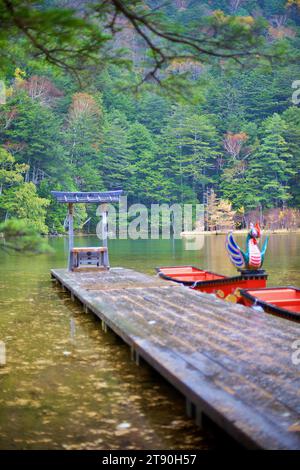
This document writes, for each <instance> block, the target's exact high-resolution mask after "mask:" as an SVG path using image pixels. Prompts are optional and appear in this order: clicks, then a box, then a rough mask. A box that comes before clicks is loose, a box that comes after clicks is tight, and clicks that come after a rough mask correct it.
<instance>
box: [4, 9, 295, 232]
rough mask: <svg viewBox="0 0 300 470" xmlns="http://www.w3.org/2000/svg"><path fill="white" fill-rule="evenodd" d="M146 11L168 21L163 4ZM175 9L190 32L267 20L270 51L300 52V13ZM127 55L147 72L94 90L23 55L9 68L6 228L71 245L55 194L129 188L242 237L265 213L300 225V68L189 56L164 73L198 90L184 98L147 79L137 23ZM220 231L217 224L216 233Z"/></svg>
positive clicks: (126, 37) (128, 35) (88, 214)
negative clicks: (16, 225)
mask: <svg viewBox="0 0 300 470" xmlns="http://www.w3.org/2000/svg"><path fill="white" fill-rule="evenodd" d="M47 3H48V4H54V5H55V6H57V5H62V6H65V4H66V3H67V2H64V1H61V2H58V1H56V2H50V1H48V2H47ZM73 3H74V4H76V5H75V6H76V8H80V4H81V3H84V2H73ZM146 3H147V6H148V8H149V9H155V8H156V7H157V4H158V3H160V2H156V1H154V0H153V1H149V2H146ZM164 8H165V9H166V10H167V15H168V17H169V18H171V19H173V20H174V22H176V23H177V24H182V25H185V24H188V22H190V21H193V22H197V21H199V22H200V21H201V19H202V18H203V17H204V16H205V17H214V16H216V15H217V16H218V17H219V18H221V19H222V18H223V17H222V15H224V17H225V15H231V16H233V17H239V18H241V19H242V20H243V21H244V22H246V23H250V24H251V22H252V21H253V19H257V18H261V19H262V21H264V25H266V26H265V28H266V32H265V39H266V43H267V44H271V45H274V44H277V43H278V44H280V45H287V46H288V49H289V54H290V55H291V58H293V51H295V56H296V51H297V50H298V49H299V44H300V42H299V41H300V40H299V33H300V2H299V1H291V0H290V1H286V0H268V1H264V0H260V1H259V0H244V1H243V0H228V1H223V0H206V1H195V0H190V1H189V0H173V1H170V2H167V4H166V5H165V6H164ZM0 39H1V38H0ZM17 47H18V45H17V44H16V48H17ZM20 47H21V46H20ZM114 47H122V48H124V49H127V50H128V51H130V56H131V57H130V58H131V61H132V63H133V67H131V68H130V67H126V64H123V65H122V64H120V65H119V64H117V63H116V62H112V63H109V61H108V62H107V63H105V66H103V67H102V69H101V70H99V71H97V73H93V74H89V75H84V78H83V80H82V79H81V81H80V82H79V81H78V80H76V78H75V77H74V75H73V74H72V73H70V71H69V70H64V69H62V68H57V67H56V66H55V65H53V64H51V63H50V64H49V63H48V62H46V61H45V60H42V59H38V58H35V59H34V60H28V58H27V57H26V56H25V57H22V54H20V53H19V55H18V63H17V64H11V65H10V66H7V67H6V72H5V76H3V80H4V82H5V85H6V102H5V103H4V104H1V105H0V191H1V197H0V218H1V221H4V220H7V219H11V218H20V219H24V220H28V221H30V222H31V223H34V225H35V227H36V229H37V230H38V231H39V232H40V233H44V234H46V233H62V232H63V231H64V230H65V225H64V224H65V207H63V205H62V206H59V205H58V204H56V203H55V202H54V201H53V200H52V199H51V196H50V191H51V190H61V189H64V190H68V191H73V190H80V191H89V190H99V191H101V190H105V189H120V188H121V189H123V190H124V191H125V193H126V194H127V196H128V198H129V202H140V203H144V204H146V205H147V206H150V205H151V204H152V203H175V202H179V203H195V202H200V203H202V202H204V203H205V204H208V207H211V208H212V209H211V211H212V213H214V212H215V210H216V208H217V209H218V210H219V213H221V214H222V212H224V213H225V214H227V217H228V216H229V215H230V217H231V216H232V218H234V220H235V222H236V224H237V226H238V227H242V226H243V225H244V224H245V223H246V222H247V220H248V219H249V217H250V218H251V214H253V213H254V212H255V214H259V216H260V218H261V220H262V222H263V223H264V224H265V225H267V226H269V227H271V228H275V227H276V228H277V227H281V226H282V227H289V228H291V227H296V226H297V225H298V224H299V206H300V187H299V168H300V107H299V105H298V103H297V100H294V102H293V100H292V96H293V93H294V96H295V94H296V95H297V89H295V86H296V85H294V88H293V83H295V82H297V80H300V65H299V61H296V60H291V61H290V62H289V61H285V60H282V61H278V62H277V61H274V62H271V63H267V62H262V63H258V64H257V65H256V66H255V67H254V66H249V67H247V66H245V64H244V65H239V64H231V65H230V66H227V64H226V63H225V61H223V60H215V62H214V61H212V62H210V63H205V62H203V63H201V61H194V60H192V59H190V58H187V59H185V60H184V59H176V58H175V59H174V60H172V61H170V63H169V64H168V67H166V68H165V69H164V71H163V72H160V73H161V74H162V73H163V74H164V77H163V78H164V79H165V78H167V79H168V77H181V78H182V82H183V81H184V82H185V84H184V85H183V87H182V91H181V90H179V89H178V88H176V89H175V88H174V90H173V91H172V90H171V91H170V90H168V89H166V88H165V87H164V85H163V84H162V85H161V84H160V83H159V81H157V82H155V81H153V80H152V81H151V80H148V81H147V80H145V81H144V80H143V60H144V56H145V55H146V54H147V51H146V48H145V45H144V44H143V41H142V40H141V38H140V37H139V36H138V35H137V33H136V31H134V30H133V29H132V28H131V27H130V26H129V25H126V24H125V25H123V28H122V29H120V32H119V33H118V34H116V36H115V38H114ZM0 78H1V77H0ZM143 81H144V83H141V82H143ZM298 88H300V86H298ZM251 211H252V212H251ZM253 211H254V212H253ZM249 214H250V216H249ZM247 217H248V219H247ZM88 218H91V219H90V222H89V223H88V224H85V225H84V226H83V224H84V222H85V221H86V220H87V219H88ZM76 223H77V228H81V227H82V229H83V230H93V227H94V224H95V223H96V217H95V208H93V207H90V208H85V207H78V210H77V213H76ZM217 225H218V222H217V219H216V220H215V222H211V223H210V224H208V227H209V228H211V229H213V228H215V227H216V226H217Z"/></svg>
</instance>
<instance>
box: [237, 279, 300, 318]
mask: <svg viewBox="0 0 300 470" xmlns="http://www.w3.org/2000/svg"><path fill="white" fill-rule="evenodd" d="M241 295H242V298H243V300H244V303H245V305H248V306H249V307H251V306H254V305H255V306H256V305H258V306H260V307H262V308H263V309H264V310H265V312H268V313H272V314H274V315H279V316H281V317H284V318H288V319H290V320H294V321H298V322H299V321H300V289H297V288H296V287H293V286H290V287H268V288H267V289H245V290H244V289H243V290H242V291H241Z"/></svg>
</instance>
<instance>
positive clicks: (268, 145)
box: [249, 114, 296, 208]
mask: <svg viewBox="0 0 300 470" xmlns="http://www.w3.org/2000/svg"><path fill="white" fill-rule="evenodd" d="M286 131H287V124H286V122H285V121H284V119H282V118H281V117H280V116H279V115H278V114H274V115H273V116H271V117H270V118H268V119H266V121H265V122H264V123H263V126H262V139H261V145H260V146H259V148H258V150H257V151H256V152H255V154H254V155H253V158H252V159H251V162H250V168H249V177H250V178H252V179H253V183H254V184H253V183H252V191H253V192H256V193H257V194H258V196H259V200H260V203H261V205H262V206H263V207H265V208H267V207H278V206H282V205H284V204H285V203H286V202H287V201H289V200H290V199H291V193H290V186H289V181H290V178H291V177H292V176H294V175H295V173H296V172H295V170H294V168H293V155H292V154H291V153H290V152H289V148H288V144H287V142H286V140H285V137H284V136H285V133H286Z"/></svg>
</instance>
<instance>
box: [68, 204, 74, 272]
mask: <svg viewBox="0 0 300 470" xmlns="http://www.w3.org/2000/svg"><path fill="white" fill-rule="evenodd" d="M68 221H69V257H68V270H69V271H72V268H73V253H72V250H73V248H74V205H73V204H72V203H69V204H68Z"/></svg>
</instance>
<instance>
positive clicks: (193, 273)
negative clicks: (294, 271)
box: [156, 266, 268, 303]
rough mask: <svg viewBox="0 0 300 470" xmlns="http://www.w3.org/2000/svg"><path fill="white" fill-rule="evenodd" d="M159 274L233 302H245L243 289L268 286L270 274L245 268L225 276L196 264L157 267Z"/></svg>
mask: <svg viewBox="0 0 300 470" xmlns="http://www.w3.org/2000/svg"><path fill="white" fill-rule="evenodd" d="M156 271H157V273H158V275H159V276H160V277H161V278H163V279H166V280H168V281H174V282H177V283H179V284H183V285H184V286H188V287H190V288H191V289H196V290H200V291H202V292H206V293H208V294H215V295H216V296H217V297H219V298H221V299H225V300H229V301H231V302H237V303H243V298H242V297H241V295H240V290H241V289H248V288H249V289H250V288H253V289H258V288H263V287H266V282H267V278H268V275H267V274H266V272H265V271H264V270H262V269H261V270H256V271H251V270H244V271H241V274H240V275H239V276H231V277H229V276H224V275H222V274H217V273H214V272H211V271H206V270H203V269H199V268H197V267H195V266H162V267H159V268H156Z"/></svg>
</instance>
